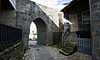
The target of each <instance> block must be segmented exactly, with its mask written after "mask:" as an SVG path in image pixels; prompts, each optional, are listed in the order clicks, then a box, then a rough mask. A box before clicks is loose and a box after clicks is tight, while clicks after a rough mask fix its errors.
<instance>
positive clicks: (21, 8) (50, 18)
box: [0, 0, 59, 48]
mask: <svg viewBox="0 0 100 60" xmlns="http://www.w3.org/2000/svg"><path fill="white" fill-rule="evenodd" d="M38 18H40V19H41V20H43V21H44V22H45V24H46V27H47V32H46V33H47V34H46V35H47V37H46V38H47V39H46V41H47V43H46V44H48V45H51V44H53V33H54V32H59V20H58V13H57V10H56V9H52V8H48V7H45V6H43V5H40V4H36V3H35V2H31V1H30V0H16V10H6V11H2V14H0V19H1V20H0V23H1V24H4V25H8V26H12V27H16V28H20V29H22V40H23V41H24V44H25V45H24V47H25V48H28V42H29V33H30V24H31V22H34V20H38ZM38 24H39V23H38ZM41 38H42V37H41Z"/></svg>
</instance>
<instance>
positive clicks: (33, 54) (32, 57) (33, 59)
mask: <svg viewBox="0 0 100 60" xmlns="http://www.w3.org/2000/svg"><path fill="white" fill-rule="evenodd" d="M29 46H30V49H29V50H28V51H27V52H26V54H24V57H23V60H66V57H65V56H63V55H62V54H60V53H59V49H57V48H54V47H50V46H42V45H37V44H36V42H35V41H30V42H29Z"/></svg>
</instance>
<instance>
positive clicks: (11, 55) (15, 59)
mask: <svg viewBox="0 0 100 60" xmlns="http://www.w3.org/2000/svg"><path fill="white" fill-rule="evenodd" d="M23 46H24V42H23V41H21V42H19V43H17V44H15V45H14V46H11V47H9V48H8V49H6V50H4V51H2V52H0V60H20V59H22V56H23V53H24V48H23Z"/></svg>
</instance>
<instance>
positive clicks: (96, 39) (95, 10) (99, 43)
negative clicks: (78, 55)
mask: <svg viewBox="0 0 100 60" xmlns="http://www.w3.org/2000/svg"><path fill="white" fill-rule="evenodd" d="M90 7H91V32H92V35H91V36H92V41H93V60H100V0H90Z"/></svg>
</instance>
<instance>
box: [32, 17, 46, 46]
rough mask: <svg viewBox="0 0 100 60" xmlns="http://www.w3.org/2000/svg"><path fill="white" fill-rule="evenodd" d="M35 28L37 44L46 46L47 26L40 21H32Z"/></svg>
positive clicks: (38, 19) (39, 19)
mask: <svg viewBox="0 0 100 60" xmlns="http://www.w3.org/2000/svg"><path fill="white" fill-rule="evenodd" d="M33 22H34V23H35V24H36V26H37V44H39V45H46V44H47V25H46V23H45V22H44V21H43V20H42V19H41V18H37V19H35V20H34V21H33Z"/></svg>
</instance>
